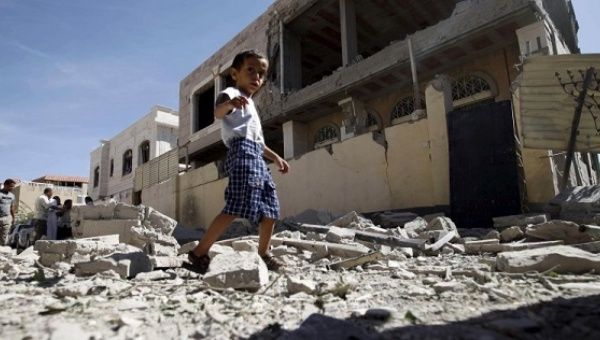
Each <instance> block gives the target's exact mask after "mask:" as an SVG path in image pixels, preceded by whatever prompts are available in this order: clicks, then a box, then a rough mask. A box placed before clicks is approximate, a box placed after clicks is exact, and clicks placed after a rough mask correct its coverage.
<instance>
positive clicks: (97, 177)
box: [94, 166, 100, 188]
mask: <svg viewBox="0 0 600 340" xmlns="http://www.w3.org/2000/svg"><path fill="white" fill-rule="evenodd" d="M99 183H100V167H99V166H97V167H96V168H95V169H94V188H97V187H98V184H99Z"/></svg>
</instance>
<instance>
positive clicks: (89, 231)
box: [73, 219, 140, 243]
mask: <svg viewBox="0 0 600 340" xmlns="http://www.w3.org/2000/svg"><path fill="white" fill-rule="evenodd" d="M139 225H140V220H87V219H85V220H83V221H81V223H80V224H79V226H77V227H75V228H73V236H74V237H75V238H78V239H80V238H92V237H98V236H106V235H112V234H118V235H119V240H120V241H121V242H123V243H129V238H130V234H129V229H131V227H133V226H139Z"/></svg>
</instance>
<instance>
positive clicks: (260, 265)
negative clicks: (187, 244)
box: [204, 252, 269, 289]
mask: <svg viewBox="0 0 600 340" xmlns="http://www.w3.org/2000/svg"><path fill="white" fill-rule="evenodd" d="M204 282H206V283H208V284H209V285H211V286H213V287H217V288H234V289H258V288H260V287H262V286H264V285H266V284H267V283H268V282H269V272H268V270H267V266H266V265H265V263H264V262H263V260H262V259H261V258H260V256H258V254H257V253H250V252H244V253H238V252H233V253H227V254H220V255H217V256H215V257H214V258H213V259H212V261H211V263H210V266H209V268H208V272H207V273H206V274H205V275H204Z"/></svg>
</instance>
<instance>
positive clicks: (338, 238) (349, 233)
mask: <svg viewBox="0 0 600 340" xmlns="http://www.w3.org/2000/svg"><path fill="white" fill-rule="evenodd" d="M355 234H356V231H355V230H353V229H347V228H340V227H331V228H329V231H328V232H327V235H326V236H325V240H326V241H329V242H333V243H341V242H342V241H343V240H348V241H352V240H354V235H355Z"/></svg>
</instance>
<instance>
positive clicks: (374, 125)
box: [365, 108, 383, 131]
mask: <svg viewBox="0 0 600 340" xmlns="http://www.w3.org/2000/svg"><path fill="white" fill-rule="evenodd" d="M365 126H366V128H367V130H368V131H377V130H379V129H380V128H383V124H382V122H381V117H380V116H379V113H377V111H376V110H375V109H371V108H369V109H367V121H366V123H365Z"/></svg>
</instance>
